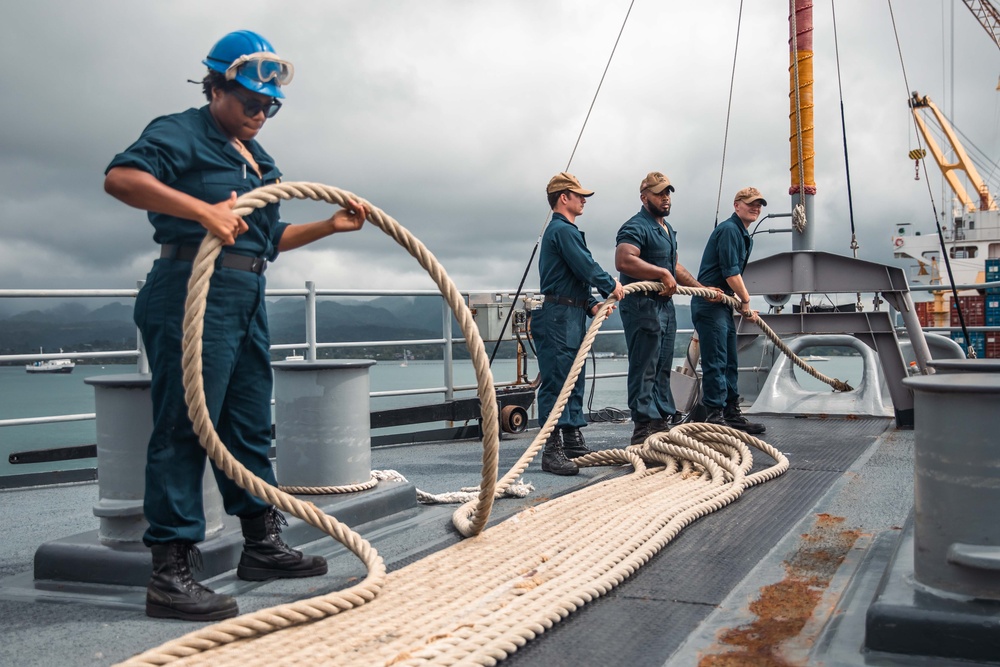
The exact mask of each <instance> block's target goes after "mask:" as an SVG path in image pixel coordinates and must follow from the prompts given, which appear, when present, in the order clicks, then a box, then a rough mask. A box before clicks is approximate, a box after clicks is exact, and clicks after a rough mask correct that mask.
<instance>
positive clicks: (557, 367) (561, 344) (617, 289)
mask: <svg viewBox="0 0 1000 667" xmlns="http://www.w3.org/2000/svg"><path fill="white" fill-rule="evenodd" d="M545 191H546V193H547V195H548V199H549V207H550V208H551V209H552V220H551V221H550V222H549V224H548V226H547V227H546V228H545V233H544V234H542V243H541V250H540V251H539V254H538V277H539V285H540V287H541V291H542V294H543V295H544V296H543V303H542V307H541V309H539V310H536V311H534V312H533V313H532V317H531V335H532V338H533V339H534V341H535V350H536V352H537V354H538V370H539V374H540V375H541V384H540V385H539V388H538V422H539V423H540V424H544V423H545V420H547V419H548V417H549V413H550V412H552V407H553V406H554V405H555V403H556V399H557V398H558V397H559V392H560V391H562V386H563V383H565V382H566V377H567V376H568V375H569V371H570V368H571V366H572V365H573V360H574V359H575V358H576V354H577V352H578V351H579V349H580V344H581V343H582V342H583V336H584V333H585V332H586V324H587V316H588V315H590V316H593V315H595V314H596V313H597V310H598V308H599V307H600V303H599V302H598V301H597V299H595V298H594V297H593V296H592V295H591V293H590V289H591V287H596V288H597V291H598V292H600V293H601V295H602V296H604V297H607V296H608V295H609V294H613V295H614V297H615V299H618V300H619V301H620V300H621V298H622V297H623V296H624V292H623V291H622V286H621V283H619V282H618V281H617V280H615V279H614V278H613V277H612V276H611V275H610V274H609V273H608V272H607V271H605V270H604V269H602V268H601V265H600V264H598V263H597V262H595V261H594V257H593V255H591V254H590V250H589V249H588V248H587V240H586V238H585V237H584V235H583V232H582V231H580V229H579V227H577V225H576V219H577V218H578V217H579V216H581V215H583V207H584V205H585V204H586V202H587V197H589V196H591V195H592V194H594V193H593V191H591V190H585V189H584V188H583V186H582V185H580V181H578V180H577V179H576V176H573V175H572V174H568V173H566V172H561V173H559V174H556V175H555V176H553V177H552V179H551V180H550V181H549V184H548V186H547V187H546V188H545ZM584 384H585V378H584V375H583V373H581V374H580V377H579V378H578V379H577V381H576V386H575V387H574V388H573V393H571V394H570V396H569V401H568V402H567V403H566V407H565V409H564V410H563V412H562V414H561V415H560V416H559V421H558V422H557V423H556V428H554V429H553V430H552V434H551V435H550V436H549V439H548V440H546V441H545V449H544V450H543V451H542V470H544V471H545V472H551V473H555V474H556V475H575V474H577V473H578V472H579V471H580V469H579V468H578V467H577V465H576V463H574V462H573V458H575V457H579V456H583V455H584V454H588V453H590V451H591V450H590V449H588V448H587V446H586V444H585V443H584V441H583V434H582V433H581V432H580V428H581V427H583V426H586V425H587V422H586V420H585V419H584V418H583V390H584Z"/></svg>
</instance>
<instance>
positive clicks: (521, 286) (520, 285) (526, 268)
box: [490, 0, 742, 366]
mask: <svg viewBox="0 0 1000 667" xmlns="http://www.w3.org/2000/svg"><path fill="white" fill-rule="evenodd" d="M741 2H742V0H741ZM634 6H635V0H632V1H631V2H630V3H629V5H628V11H627V12H625V18H624V19H623V20H622V27H621V28H619V30H618V37H616V38H615V45H614V46H613V47H611V54H610V55H609V56H608V62H607V64H606V65H605V66H604V72H603V73H602V74H601V80H600V81H599V82H598V83H597V90H595V91H594V97H593V99H591V101H590V107H589V108H588V109H587V115H586V116H585V117H584V119H583V125H581V126H580V132H579V134H577V136H576V142H575V143H574V144H573V150H572V151H570V154H569V160H567V161H566V169H565V170H564V171H569V168H570V165H572V164H573V158H574V157H576V149H577V147H578V146H579V145H580V140H581V139H582V138H583V131H584V130H585V129H587V122H588V121H589V120H590V114H591V112H592V111H593V110H594V105H596V104H597V96H598V95H599V94H600V93H601V87H602V86H603V85H604V78H605V77H606V76H607V75H608V70H609V69H610V68H611V61H612V59H613V58H614V57H615V51H617V50H618V43H619V42H620V41H621V38H622V33H623V32H625V25H626V24H627V23H628V17H629V15H631V14H632V7H634ZM550 219H551V213H550V214H549V215H546V216H545V222H544V223H543V224H542V229H541V231H539V232H538V238H537V239H535V245H534V247H533V248H532V249H531V256H530V257H528V263H527V264H526V265H525V266H524V273H522V274H521V281H520V282H519V283H518V284H517V292H516V293H515V294H514V303H515V304H516V303H517V298H518V297H519V296H521V291H522V290H523V289H524V282H525V281H526V280H527V279H528V272H529V271H531V266H532V264H534V262H535V255H536V254H538V246H540V245H541V243H542V235H543V234H544V233H545V228H546V227H548V226H549V220H550ZM513 313H514V307H513V306H511V308H510V310H508V311H507V318H506V319H505V320H504V321H503V327H502V328H501V329H500V331H501V335H502V332H504V331H506V330H507V325H508V324H510V318H511V316H512V315H513ZM499 349H500V341H497V344H496V345H494V346H493V352H492V353H491V354H490V366H492V365H493V360H494V359H495V358H496V356H497V351H498V350H499Z"/></svg>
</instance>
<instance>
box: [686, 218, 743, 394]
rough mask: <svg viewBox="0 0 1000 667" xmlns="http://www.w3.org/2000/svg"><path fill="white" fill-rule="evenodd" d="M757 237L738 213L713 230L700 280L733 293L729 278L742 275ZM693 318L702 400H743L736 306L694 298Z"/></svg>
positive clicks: (700, 271) (700, 270) (703, 256)
mask: <svg viewBox="0 0 1000 667" xmlns="http://www.w3.org/2000/svg"><path fill="white" fill-rule="evenodd" d="M752 248H753V239H752V238H750V234H748V233H747V230H746V227H745V226H744V225H743V221H742V220H740V218H739V217H738V216H737V215H736V214H735V213H734V214H733V215H732V217H731V218H729V219H728V220H725V221H723V222H721V223H719V225H718V226H717V227H716V228H715V229H714V230H713V231H712V234H711V235H710V236H709V237H708V243H707V244H706V245H705V252H704V254H703V255H702V257H701V267H700V268H699V270H698V282H700V283H701V284H702V285H704V286H705V287H718V288H720V289H721V290H722V291H724V292H725V293H726V294H728V295H729V296H733V288H731V287H730V286H729V284H728V283H727V282H726V278H731V277H732V276H736V275H742V274H743V269H745V268H746V265H747V261H748V260H749V259H750V250H751V249H752ZM691 319H692V320H693V322H694V328H695V329H696V330H697V331H698V340H699V343H700V345H701V368H702V378H701V386H702V393H703V397H702V402H703V403H704V405H705V407H706V408H708V409H709V410H712V409H716V408H717V409H720V410H721V409H723V408H724V407H725V406H726V405H727V404H730V403H737V402H738V401H739V396H740V395H739V390H738V388H737V380H738V370H739V366H738V362H739V359H738V357H737V353H736V323H735V322H734V321H733V309H732V308H731V307H730V306H728V305H727V304H725V303H711V302H709V301H707V300H705V299H703V298H701V297H698V296H694V297H691Z"/></svg>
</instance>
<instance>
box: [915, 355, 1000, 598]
mask: <svg viewBox="0 0 1000 667" xmlns="http://www.w3.org/2000/svg"><path fill="white" fill-rule="evenodd" d="M903 384H904V385H905V386H906V387H908V388H909V389H912V390H913V394H914V411H915V417H916V420H915V421H916V426H915V447H914V452H915V465H914V472H915V476H916V478H915V480H914V577H915V578H916V580H917V581H918V582H919V583H921V584H924V585H926V586H930V587H932V588H935V589H939V590H942V591H946V592H949V593H957V594H959V595H967V596H971V597H974V598H981V599H987V600H1000V523H998V522H997V520H996V515H995V514H994V513H993V512H994V511H995V510H996V508H998V507H1000V440H998V439H997V437H996V426H995V425H994V424H993V421H992V417H991V415H992V411H993V410H995V409H996V405H997V401H998V400H1000V374H996V373H959V374H953V373H937V374H935V375H927V376H922V377H912V378H906V379H904V380H903Z"/></svg>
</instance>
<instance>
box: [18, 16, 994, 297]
mask: <svg viewBox="0 0 1000 667" xmlns="http://www.w3.org/2000/svg"><path fill="white" fill-rule="evenodd" d="M628 7H629V2H627V1H624V0H623V1H620V2H608V1H607V0H584V1H570V0H564V1H561V2H554V1H553V2H539V1H537V0H534V1H529V0H515V1H505V2H493V3H480V2H458V1H457V0H453V1H446V0H429V1H422V2H419V3H418V2H390V1H388V0H382V1H374V2H358V1H354V2H347V1H336V0H335V1H324V2H286V3H277V2H273V1H272V2H245V1H244V2H230V1H228V0H220V1H216V2H211V3H206V2H200V1H198V2H195V1H188V0H184V1H180V2H169V3H147V2H142V3H140V2H128V1H125V0H114V1H110V0H93V1H91V2H87V3H65V2H55V1H53V0H38V1H37V2H33V3H16V4H9V6H8V7H6V8H5V12H4V14H5V20H4V22H3V25H2V26H0V34H2V36H3V39H2V40H0V53H2V54H3V56H4V62H6V63H7V66H5V67H3V68H0V84H2V90H4V91H5V92H6V93H7V103H6V104H4V105H2V106H0V122H2V124H0V127H2V133H0V215H2V216H3V222H2V224H3V229H4V243H3V244H2V245H0V287H2V288H8V289H15V288H19V289H23V288H79V287H93V288H121V287H131V286H134V285H135V282H136V280H139V279H142V278H143V277H144V276H145V273H146V271H147V270H148V267H149V264H150V262H151V260H152V258H153V255H154V246H153V244H152V240H151V228H150V227H149V225H148V223H147V222H146V220H145V216H144V215H143V214H142V213H141V212H139V211H135V210H132V209H129V208H127V207H125V206H124V205H122V204H120V203H117V202H116V201H114V200H112V199H111V198H110V197H108V196H107V195H105V194H104V193H103V190H102V181H103V171H104V168H105V166H106V165H107V163H108V162H109V161H110V159H111V157H112V156H113V155H114V154H115V153H116V152H118V151H120V150H122V149H123V148H124V147H126V146H127V145H128V144H129V143H131V142H132V141H133V140H134V139H135V138H136V137H137V136H138V134H139V133H140V132H141V130H142V128H143V127H144V126H145V124H146V123H148V122H149V121H150V120H151V119H152V118H154V117H155V116H157V115H161V114H165V113H170V112H174V111H179V110H182V109H184V108H187V107H190V106H198V105H200V104H201V103H202V98H201V97H200V90H199V88H198V87H196V86H193V85H190V84H188V83H186V79H200V78H201V76H202V74H203V70H204V68H203V66H202V65H201V59H202V58H203V57H204V55H205V53H206V52H207V50H208V49H209V47H210V46H211V45H212V44H213V43H214V42H215V41H216V40H217V39H218V38H219V37H221V36H222V35H223V34H225V33H226V32H228V31H230V30H234V29H239V28H250V29H254V30H258V31H260V32H261V33H263V34H264V35H266V36H267V37H268V38H269V39H270V40H271V42H272V43H273V44H274V45H275V47H276V49H277V50H278V52H279V53H280V54H281V55H282V56H283V57H286V58H288V59H290V60H292V61H293V62H294V63H295V66H296V77H295V80H294V81H293V82H292V84H290V85H289V87H288V89H287V91H286V92H287V96H288V99H287V103H286V105H285V107H284V108H283V109H282V111H281V113H280V114H279V115H278V116H277V117H276V118H275V119H273V120H272V121H269V122H268V125H267V126H266V127H265V128H264V130H263V131H262V133H261V135H260V137H259V140H260V141H261V143H262V144H263V145H264V146H265V147H266V148H267V149H268V151H269V152H270V153H271V154H272V155H274V156H275V158H276V159H277V160H278V164H279V166H280V167H281V169H282V171H284V172H285V177H286V180H302V181H313V182H321V183H327V184H330V185H335V186H337V187H341V188H344V189H346V190H351V191H353V192H356V193H358V194H359V195H361V196H363V197H365V198H367V199H369V200H370V201H371V202H373V203H374V204H376V205H377V206H379V207H380V208H382V209H383V210H384V211H386V212H387V213H389V214H390V215H392V216H393V217H394V218H396V219H397V220H399V221H400V223H402V224H403V225H404V226H405V227H407V229H409V230H410V231H411V232H412V233H413V234H415V235H416V236H417V237H418V238H419V239H421V241H423V242H424V244H425V245H427V246H428V248H430V250H431V251H432V252H433V253H434V254H435V255H436V256H437V258H438V259H439V260H440V261H441V262H442V263H443V264H444V266H445V268H446V269H447V271H448V273H449V275H451V277H452V278H453V279H454V280H455V282H456V283H457V284H458V285H459V287H460V288H461V289H469V290H477V289H484V288H488V287H500V288H512V287H514V286H516V284H517V282H518V280H519V278H520V276H521V274H522V272H523V271H524V267H525V264H526V263H527V261H528V258H529V257H530V255H531V250H532V247H533V246H534V243H535V241H536V239H537V237H538V234H539V232H540V230H541V228H542V226H543V224H544V222H545V220H546V218H547V214H548V210H547V206H546V204H545V199H544V185H545V183H546V182H547V180H548V179H549V177H550V176H551V175H552V174H554V173H556V172H558V171H561V170H562V169H564V168H565V167H566V163H567V160H568V159H569V157H570V153H571V150H572V148H573V145H574V142H575V141H576V136H577V133H578V132H579V131H580V127H581V125H582V123H583V121H584V117H585V115H586V113H587V109H588V107H589V105H590V102H591V98H592V97H593V94H594V91H595V89H596V86H597V84H598V81H599V80H600V77H601V75H602V72H603V70H604V67H605V64H606V62H607V59H608V56H609V54H610V51H611V48H612V46H613V44H614V42H615V39H616V37H617V35H618V30H619V28H620V26H621V22H622V20H623V18H624V17H625V13H626V11H627V10H628ZM739 8H740V3H739V2H738V0H721V1H719V2H713V3H680V2H662V1H661V2H653V1H651V0H645V1H644V0H637V2H636V3H635V6H634V8H633V10H632V14H631V16H630V18H629V22H628V24H627V25H626V28H625V31H624V33H623V35H622V39H621V43H620V45H619V47H618V51H617V53H616V54H615V58H614V60H613V62H612V64H611V67H610V69H609V70H608V72H607V77H606V79H605V82H604V86H603V88H602V90H601V94H600V96H599V97H598V99H597V103H596V105H595V106H594V109H593V113H592V115H591V118H590V120H589V123H588V125H587V128H586V131H585V132H584V134H583V138H582V141H581V142H580V145H579V147H578V149H577V152H576V156H575V158H574V160H573V163H572V165H571V167H570V171H572V172H573V173H575V174H577V175H578V176H579V177H580V179H581V181H582V182H583V183H584V185H585V186H586V187H588V188H591V189H594V190H596V191H597V195H596V196H595V197H593V198H592V199H591V200H590V202H589V203H588V206H587V210H586V213H585V215H584V216H583V217H582V218H581V219H580V222H581V226H582V228H583V229H584V230H585V231H586V233H587V238H588V241H589V243H590V245H591V248H592V249H593V251H594V254H595V257H597V259H598V261H600V262H601V263H602V264H603V265H604V266H605V268H607V269H609V270H613V261H612V257H613V245H614V235H615V231H616V230H617V228H618V226H619V225H620V224H621V222H623V221H624V220H625V219H627V218H628V217H629V216H630V215H631V214H632V213H634V212H635V210H637V209H638V206H639V202H638V194H637V188H638V183H639V181H640V180H641V179H642V177H643V176H644V175H645V173H646V172H647V171H650V170H654V169H655V170H661V171H663V172H665V173H666V174H667V175H668V176H669V177H670V178H671V180H672V181H673V182H674V183H675V185H676V186H677V192H676V194H675V198H674V209H673V212H672V215H671V222H672V223H673V224H674V226H675V227H676V228H677V229H678V231H679V235H680V239H681V255H680V256H681V261H682V263H684V264H685V265H686V266H687V267H688V268H690V269H691V270H693V271H696V270H697V265H698V261H699V259H700V256H701V248H702V246H703V243H704V240H705V238H706V237H707V235H708V233H709V231H710V230H711V227H712V222H713V220H714V219H715V214H716V208H717V201H718V198H719V189H720V173H722V176H721V181H722V184H721V191H722V196H721V199H722V203H721V207H720V209H721V210H720V213H719V215H720V217H726V216H728V215H729V213H730V212H731V208H730V207H731V204H729V203H728V201H727V200H728V199H730V198H731V196H732V193H733V192H735V191H736V190H738V189H739V188H740V187H743V186H744V185H747V184H753V185H756V186H757V187H759V188H760V189H761V190H762V191H764V192H765V193H766V194H767V196H768V200H769V202H770V203H771V205H770V207H769V208H768V209H767V211H768V212H770V213H781V212H786V211H787V210H788V209H789V203H788V197H787V194H786V193H787V190H788V184H789V176H788V152H789V149H788V130H789V128H788V90H787V88H788V85H787V78H788V74H787V64H788V45H787V7H786V6H785V5H784V3H775V2H764V1H763V0H757V1H755V2H754V1H748V2H745V3H744V4H743V19H742V21H743V23H742V32H741V35H740V50H739V55H738V60H737V64H736V72H737V76H736V81H735V84H734V87H733V113H732V118H731V120H730V126H729V133H728V141H727V146H726V155H725V170H724V172H722V153H723V137H724V134H725V131H726V105H727V96H728V94H729V86H730V72H731V68H732V60H733V47H734V39H735V35H736V27H737V17H738V12H739ZM892 10H893V12H894V13H895V18H896V22H897V28H898V30H899V38H900V43H901V49H902V52H903V58H904V65H905V68H906V70H905V71H906V76H907V82H905V83H904V80H903V76H902V73H901V68H900V62H899V57H898V55H897V51H896V43H895V38H894V36H893V30H892V23H891V18H890V13H889V5H888V4H887V3H886V2H876V1H873V0H852V1H844V0H841V1H839V2H837V5H836V11H837V21H838V26H837V28H838V38H839V40H840V64H841V76H842V82H843V89H844V103H845V113H846V119H847V129H848V142H849V147H850V151H851V153H850V165H851V180H852V189H853V194H854V202H853V203H854V212H855V219H856V223H857V226H858V233H859V241H860V243H861V252H860V255H861V256H862V257H863V258H866V259H872V260H876V261H891V251H890V248H889V240H888V238H889V236H890V234H891V233H892V232H893V230H894V229H895V227H896V225H897V224H898V223H900V222H914V223H917V224H918V225H922V226H923V227H924V228H925V229H928V230H929V229H930V228H931V227H930V226H931V224H932V220H933V217H932V213H931V206H930V204H929V201H928V195H927V189H926V186H925V185H924V183H923V182H919V183H917V182H915V181H914V179H913V164H912V162H911V161H909V160H908V159H907V158H906V153H907V152H908V151H909V150H910V149H911V148H914V147H916V140H915V138H914V131H913V126H912V122H911V120H910V116H909V113H908V110H907V107H906V99H907V97H908V91H907V85H908V86H909V88H912V89H915V90H919V91H920V92H921V93H927V94H930V95H931V96H932V97H933V98H935V99H936V100H937V101H938V103H939V106H942V107H943V108H945V109H946V110H947V111H948V112H949V114H950V115H952V116H953V117H954V119H955V122H956V124H957V125H958V126H959V127H960V128H961V129H962V130H963V131H964V132H965V134H966V135H968V136H969V137H970V138H971V139H972V140H973V141H975V142H976V145H977V146H978V147H979V148H980V149H981V150H983V151H984V152H985V153H986V154H987V155H989V156H990V157H991V158H993V159H994V160H996V159H997V157H998V156H1000V150H998V148H1000V140H998V131H997V130H998V127H997V123H998V94H1000V93H997V92H996V91H994V87H995V85H996V81H997V75H998V74H1000V50H998V49H997V48H996V46H995V45H994V44H993V43H992V41H991V40H990V39H989V37H988V36H987V34H986V33H985V31H983V29H982V27H980V26H979V25H978V24H977V23H976V21H975V19H974V18H973V17H972V15H971V14H970V13H969V12H968V11H967V10H966V9H965V7H964V6H962V5H961V3H959V2H957V1H955V2H951V0H908V1H905V2H896V3H894V4H893V5H892ZM814 13H815V23H816V32H815V51H816V58H815V62H816V65H815V67H816V79H817V83H816V126H817V131H816V153H817V157H816V165H817V167H816V169H817V183H818V187H819V193H818V195H817V198H816V221H815V224H816V225H817V237H816V243H817V248H818V249H823V250H829V251H830V252H837V253H841V254H850V249H849V243H850V229H849V223H848V214H847V211H848V205H847V197H846V179H845V176H844V157H843V146H842V135H841V129H840V108H839V99H838V89H837V70H836V60H835V52H834V43H833V29H832V26H831V20H830V19H831V16H830V15H831V11H830V4H829V3H828V2H817V3H816V5H815V8H814ZM952 17H953V19H954V43H952V41H951V35H952V27H951V25H952ZM952 53H953V54H954V66H952V60H951V59H952ZM952 71H954V79H953V80H952V78H951V74H952ZM932 175H933V179H932V181H931V182H932V183H933V184H934V187H933V191H934V196H935V203H936V204H937V207H938V209H939V210H944V209H948V208H950V203H949V202H948V201H947V199H945V197H944V194H945V193H944V192H943V190H942V187H941V186H940V178H939V176H938V174H937V170H936V169H932ZM984 175H986V176H987V177H988V178H990V179H991V181H990V182H991V183H995V182H996V180H997V174H984ZM326 214H327V213H326V210H325V209H324V208H322V207H320V206H319V205H317V204H314V203H296V204H292V205H285V207H284V218H285V219H287V220H288V221H290V222H304V221H306V220H308V219H317V218H320V217H324V216H325V215H326ZM765 224H766V223H765ZM775 226H776V227H783V226H787V225H785V224H783V223H782V220H780V219H779V220H778V221H776V222H775ZM756 239H757V246H756V250H755V255H756V256H761V255H763V254H766V253H771V252H778V251H783V250H787V249H788V248H789V247H790V242H789V237H788V235H787V234H761V235H758V236H757V237H756ZM268 275H269V285H270V286H271V287H273V288H294V287H301V286H302V284H303V283H304V281H305V280H312V281H314V282H315V283H316V285H317V286H318V287H321V288H334V287H343V288H352V289H358V288H411V287H412V288H425V287H432V284H431V282H430V280H429V279H428V278H427V277H426V276H425V275H424V273H423V270H422V269H420V267H419V266H417V265H416V263H415V262H414V261H413V260H412V259H410V258H409V257H408V256H407V255H406V254H405V252H404V251H402V249H400V248H399V247H398V246H396V245H395V243H394V242H393V241H392V240H391V239H389V238H388V237H385V236H384V235H382V234H381V233H380V232H379V231H378V230H377V229H375V228H374V227H372V228H370V229H366V230H365V231H363V232H361V233H358V234H351V235H345V236H337V237H333V238H331V239H329V240H326V241H321V242H320V243H317V244H314V245H313V246H310V248H309V249H304V250H298V251H295V252H294V253H288V254H285V255H283V256H282V258H281V259H280V261H279V262H277V263H276V264H275V265H274V267H273V269H272V270H270V271H269V274H268ZM534 276H535V273H534V271H532V274H531V277H529V285H531V284H533V282H534V281H536V280H537V278H535V277H534Z"/></svg>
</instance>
